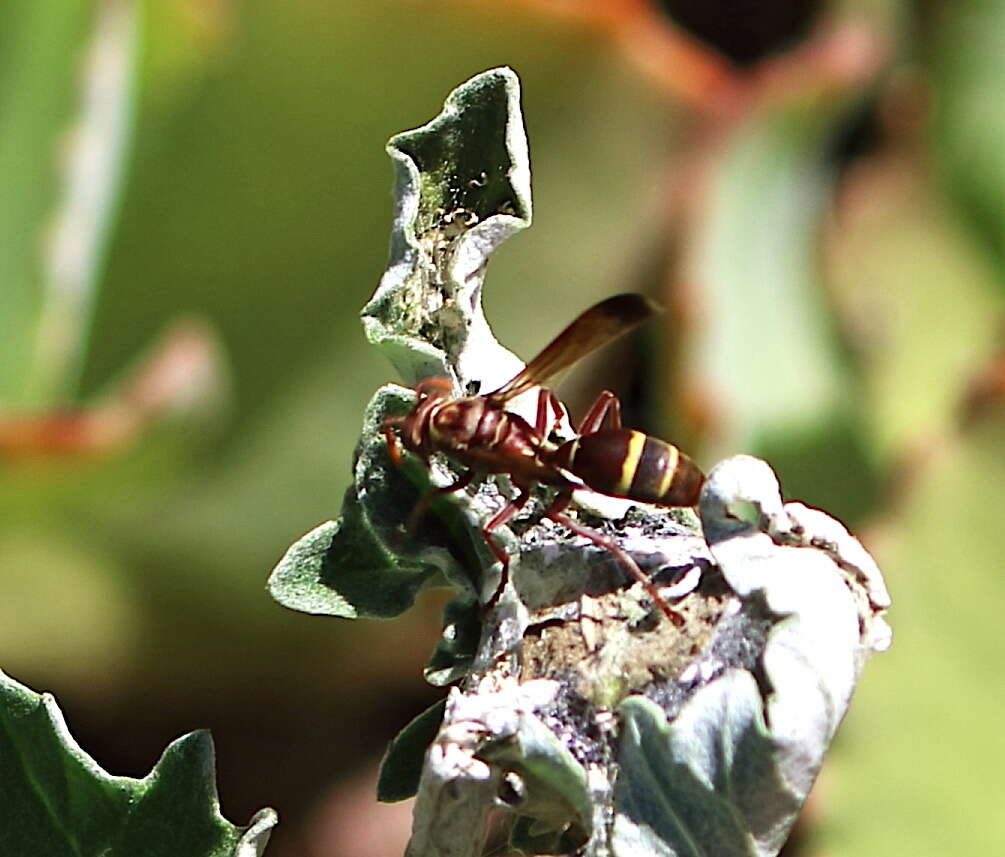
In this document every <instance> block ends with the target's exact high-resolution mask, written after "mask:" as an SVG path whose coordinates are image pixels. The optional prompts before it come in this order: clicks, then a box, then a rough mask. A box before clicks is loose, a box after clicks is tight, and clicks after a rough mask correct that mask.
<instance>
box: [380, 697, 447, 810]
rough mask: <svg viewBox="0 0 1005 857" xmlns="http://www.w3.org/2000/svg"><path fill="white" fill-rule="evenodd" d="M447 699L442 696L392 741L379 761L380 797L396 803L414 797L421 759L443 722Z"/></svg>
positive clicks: (417, 786) (419, 774) (417, 787)
mask: <svg viewBox="0 0 1005 857" xmlns="http://www.w3.org/2000/svg"><path fill="white" fill-rule="evenodd" d="M446 707H447V701H446V699H441V700H440V701H439V702H435V703H433V704H432V705H431V706H429V708H427V709H426V710H425V711H423V712H422V714H420V715H419V716H418V717H416V718H415V719H414V720H413V721H412V722H411V723H409V724H408V725H407V726H406V727H405V728H404V729H402V730H401V732H399V733H398V735H397V736H396V737H395V739H394V740H393V741H392V742H391V746H390V747H388V748H387V753H385V754H384V759H383V761H382V762H381V763H380V775H379V776H378V778H377V800H379V801H383V802H384V803H394V802H396V801H399V800H407V799H408V798H410V797H414V796H415V793H416V792H417V791H418V790H419V779H420V777H421V776H422V762H423V760H424V759H425V757H426V749H427V748H428V747H429V745H430V744H432V743H433V739H434V738H435V737H436V733H437V732H438V731H439V730H440V724H441V723H442V722H443V712H444V711H445V710H446Z"/></svg>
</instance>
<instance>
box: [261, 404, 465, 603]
mask: <svg viewBox="0 0 1005 857" xmlns="http://www.w3.org/2000/svg"><path fill="white" fill-rule="evenodd" d="M410 403H411V394H410V393H408V392H407V391H405V390H402V389H401V388H400V387H391V386H388V387H384V388H382V389H381V390H378V391H377V393H376V394H375V395H374V398H373V400H372V401H371V402H370V404H369V405H368V407H367V411H366V415H365V418H364V427H363V440H361V441H360V446H359V449H358V450H357V455H356V463H355V466H354V469H353V472H354V475H355V481H354V484H353V486H352V487H351V488H349V490H348V491H347V492H346V497H345V500H344V501H343V504H342V514H341V515H340V517H339V519H338V521H334V522H333V521H328V522H327V523H325V524H322V525H321V526H319V527H317V528H316V529H314V530H312V531H311V532H310V533H308V534H307V535H306V536H304V537H303V538H302V539H300V541H298V542H297V543H296V544H294V545H293V546H292V547H291V548H290V549H289V550H288V551H287V553H286V555H285V556H284V557H283V559H282V560H281V561H280V563H279V565H278V566H276V568H275V570H274V571H273V572H272V575H271V576H270V577H269V591H270V592H271V594H272V597H273V598H275V599H276V600H277V601H278V602H279V603H280V604H282V605H284V606H286V607H289V608H290V609H292V610H300V611H303V612H305V613H315V614H323V615H329V616H339V617H342V618H346V619H355V618H357V617H361V616H368V617H371V618H389V617H392V616H397V615H399V614H400V613H403V612H404V611H405V610H407V609H408V608H409V607H411V606H412V604H413V603H414V601H415V596H416V594H417V593H418V592H419V590H420V589H422V588H423V587H424V586H426V585H428V584H430V583H434V582H436V581H438V580H441V579H442V578H441V577H440V576H439V571H440V570H443V571H445V572H447V573H448V574H450V576H451V578H452V579H454V580H455V581H457V582H458V583H459V584H460V585H461V586H464V585H465V583H464V581H465V578H464V573H463V571H462V570H461V568H460V566H459V565H458V564H457V562H456V560H455V559H454V558H453V556H452V555H451V552H450V551H449V550H448V549H446V548H442V547H436V545H439V544H448V545H449V544H451V541H452V539H451V535H450V533H449V532H444V531H442V530H440V529H438V528H437V527H436V526H435V524H436V518H435V517H433V513H435V512H436V510H437V509H442V508H444V507H446V508H449V509H452V510H454V511H455V513H456V512H457V511H459V510H460V507H459V504H458V501H457V500H456V499H455V498H453V497H443V498H441V499H440V500H439V501H438V503H437V504H434V507H433V508H432V509H431V510H430V512H431V514H430V516H429V517H428V518H427V520H426V521H424V522H423V531H422V535H423V542H422V545H423V546H424V547H426V545H427V541H426V540H427V539H428V547H426V549H425V550H424V551H422V552H421V553H420V554H419V555H418V557H416V558H412V557H410V556H407V555H406V556H398V555H397V554H395V553H392V551H391V550H390V549H389V548H388V546H387V545H388V543H390V544H395V545H400V546H401V548H400V549H401V550H404V549H405V536H404V534H403V533H401V532H400V531H399V530H398V529H397V528H398V525H399V524H400V522H401V521H406V520H408V518H409V514H410V512H411V509H412V508H413V507H414V505H415V503H416V502H418V500H419V498H420V497H421V495H422V494H423V493H425V491H427V490H429V488H430V483H429V480H428V475H427V473H426V469H425V467H423V466H421V463H420V462H417V461H412V460H409V461H408V462H407V464H408V465H409V466H408V467H407V468H403V469H401V470H399V468H397V467H395V466H394V465H393V464H392V463H391V461H390V458H389V457H388V454H387V445H386V443H385V441H384V437H383V434H382V433H381V431H380V426H381V424H382V422H383V419H384V416H385V415H386V414H387V413H389V412H395V411H400V410H401V408H402V405H405V404H407V405H410ZM402 470H405V471H406V472H402ZM410 478H411V479H414V480H415V482H413V481H410ZM459 535H460V536H461V537H462V538H463V537H464V535H465V534H464V532H463V528H462V531H461V532H460V533H459ZM411 547H412V548H413V549H414V546H411ZM470 549H471V548H470V547H469V548H468V550H470Z"/></svg>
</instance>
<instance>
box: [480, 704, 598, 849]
mask: <svg viewBox="0 0 1005 857" xmlns="http://www.w3.org/2000/svg"><path fill="white" fill-rule="evenodd" d="M479 756H481V757H482V758H484V759H486V760H488V761H490V762H494V763H495V764H497V765H499V766H500V767H502V769H503V770H507V771H514V772H516V773H518V774H519V775H520V778H521V780H522V785H523V788H524V790H525V791H524V794H523V795H522V796H521V800H520V804H519V814H520V816H521V817H522V818H523V819H525V821H524V822H523V823H518V824H517V826H516V827H515V828H514V831H513V835H514V841H513V844H514V845H515V846H516V847H517V848H521V849H522V850H526V851H527V853H545V852H542V851H540V850H534V851H531V850H530V849H531V848H534V849H539V848H541V846H542V845H543V844H548V845H550V846H551V848H554V847H555V846H556V845H557V844H558V842H560V841H562V840H563V839H565V840H566V841H571V842H572V843H573V847H575V848H579V847H581V846H582V845H583V844H585V843H586V841H587V840H588V839H589V838H590V833H591V829H592V824H593V802H592V799H591V796H590V791H589V788H588V787H587V774H586V769H585V768H584V767H583V766H582V765H581V764H580V763H579V762H578V761H577V760H576V758H575V757H574V756H573V755H572V753H570V752H569V749H568V748H567V747H566V746H565V744H564V743H563V742H562V740H561V739H560V738H559V736H557V735H555V733H554V732H553V731H552V730H551V729H549V728H548V727H547V726H546V725H545V724H544V723H543V722H542V721H541V720H540V718H538V717H536V716H531V715H526V716H524V717H523V718H521V721H520V728H519V729H518V730H517V732H516V733H515V734H514V735H513V736H512V737H510V738H506V739H503V740H498V741H493V742H492V743H489V744H487V745H486V746H485V747H483V748H482V749H481V751H480V752H479ZM549 850H551V849H549Z"/></svg>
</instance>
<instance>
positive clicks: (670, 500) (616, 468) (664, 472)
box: [555, 428, 705, 506]
mask: <svg viewBox="0 0 1005 857" xmlns="http://www.w3.org/2000/svg"><path fill="white" fill-rule="evenodd" d="M555 458H556V462H557V463H558V465H559V466H561V467H564V468H566V469H567V470H569V471H571V472H572V473H573V474H575V475H576V476H578V477H579V478H580V479H582V480H583V482H585V483H586V484H587V485H588V486H589V487H590V488H592V489H593V490H594V491H599V492H601V493H602V494H610V495H611V496H613V497H626V498H628V499H631V500H639V501H641V502H643V503H657V504H659V505H662V506H693V505H695V504H696V503H697V502H698V494H699V492H700V491H701V486H702V483H703V482H704V481H705V477H704V475H703V474H702V472H701V471H700V470H699V469H698V468H697V467H696V466H695V464H694V463H693V462H692V461H691V459H689V458H688V457H687V456H686V455H684V453H682V452H681V451H680V450H679V449H677V447H676V446H672V445H671V444H669V443H666V442H665V441H662V440H660V439H659V438H658V437H652V436H651V435H647V434H644V433H643V432H640V431H633V430H632V429H623V428H622V429H603V430H601V431H597V432H591V433H589V434H585V435H581V436H580V437H578V438H576V439H575V440H570V441H568V442H567V443H564V444H562V446H561V447H559V448H558V449H557V450H556V452H555Z"/></svg>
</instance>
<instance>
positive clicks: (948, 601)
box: [0, 0, 1005, 857]
mask: <svg viewBox="0 0 1005 857" xmlns="http://www.w3.org/2000/svg"><path fill="white" fill-rule="evenodd" d="M1003 57H1005V0H980V2H978V0H959V2H955V3H952V4H950V3H938V2H934V0H929V2H923V3H922V2H916V3H908V2H906V0H855V2H850V1H849V2H831V3H826V2H823V0H820V2H794V0H789V1H788V2H785V0H769V2H761V3H756V4H755V3H750V4H736V3H728V2H719V0H713V2H706V3H695V2H688V0H676V2H665V3H662V4H659V3H647V2H645V0H604V2H601V0H597V2H592V3H591V2H586V0H584V2H582V3H572V2H569V3H561V2H558V0H553V2H546V0H542V2H531V0H527V2H520V3H512V2H511V3H504V2H498V3H496V2H482V3H462V2H447V0H439V2H433V0H422V2H420V0H328V2H323V0H288V2H283V3H280V2H272V3H268V2H262V0H246V2H237V0H159V2H156V3H154V2H148V3H143V2H131V0H106V1H105V2H97V0H91V2H84V0H49V2H46V3H36V2H31V0H7V2H6V3H4V4H3V5H0V299H2V302H0V667H2V668H3V669H4V670H5V671H6V672H8V673H10V674H11V675H12V676H13V677H15V678H17V679H18V680H20V681H22V682H24V683H26V684H28V685H30V686H31V687H33V688H34V689H36V690H40V691H41V690H48V691H52V692H54V693H55V694H56V695H57V698H58V699H59V701H60V704H61V705H62V707H63V709H64V711H65V712H66V714H67V718H68V720H69V723H70V727H71V730H72V731H73V732H74V734H75V735H76V737H77V738H78V739H79V741H80V743H81V744H82V745H83V746H84V747H85V748H86V749H87V750H88V751H89V752H91V753H92V754H94V755H95V757H96V758H97V759H98V761H99V762H100V763H101V764H102V765H103V766H104V767H106V768H107V769H109V770H110V771H111V772H113V773H115V774H130V775H142V774H144V773H146V771H147V770H149V768H150V766H151V765H152V764H153V763H154V761H155V760H156V758H157V756H158V755H159V753H160V751H161V749H162V748H163V747H164V745H166V744H167V743H168V742H169V741H170V740H171V739H172V738H174V737H175V736H177V735H179V734H181V733H183V732H186V731H189V730H190V729H192V728H196V727H202V726H205V727H209V728H211V729H212V731H213V734H214V736H215V738H216V742H217V751H218V768H219V786H220V794H221V802H222V807H223V811H224V813H225V814H226V815H227V816H228V817H229V818H230V819H232V820H233V821H235V822H237V823H244V822H245V821H246V820H247V818H248V817H249V816H250V814H251V813H252V812H253V811H254V810H255V809H257V808H258V807H260V806H263V805H273V806H275V807H276V808H277V809H278V810H279V812H280V816H281V824H280V827H279V828H278V829H277V831H276V833H275V834H274V837H273V842H272V845H271V846H270V849H269V853H270V854H274V855H276V857H291V856H292V855H306V857H336V855H362V854H367V855H380V854H395V853H401V849H402V847H403V842H404V837H405V836H407V824H408V816H407V807H406V808H402V807H393V808H387V807H377V806H376V805H375V802H374V800H373V798H372V792H371V791H370V789H371V782H370V781H371V779H372V777H373V775H374V771H375V768H376V765H377V762H378V760H379V756H380V754H381V752H382V750H383V747H384V745H385V744H386V742H387V741H388V740H389V739H390V737H391V736H392V735H393V734H394V733H395V731H396V730H397V729H398V728H400V727H401V726H402V725H403V724H404V723H405V722H407V720H408V719H409V718H410V717H411V716H413V715H414V714H415V713H417V712H418V711H420V710H421V709H422V708H424V707H425V706H426V705H427V704H429V703H430V702H431V701H432V700H433V699H434V698H435V695H436V694H435V692H434V691H432V690H431V689H430V688H427V687H425V686H424V684H423V682H422V679H421V669H422V666H423V664H424V661H425V659H426V657H427V655H428V653H429V652H430V651H431V649H432V647H433V645H434V642H435V639H436V637H437V635H438V630H439V627H438V620H439V610H440V607H441V605H442V603H443V600H444V597H445V596H444V595H443V594H442V593H430V594H429V595H428V596H427V597H425V598H424V600H423V601H422V603H421V604H420V605H419V607H418V608H416V610H414V611H412V613H411V614H410V615H409V616H407V617H405V618H403V619H401V620H397V621H396V622H394V623H393V624H391V623H388V624H385V623H376V622H368V623H362V622H361V623H353V624H350V623H346V622H341V621H337V620H331V619H320V618H312V617H308V616H303V615H298V614H293V613H289V612H287V611H285V610H283V609H282V608H280V607H279V606H277V605H275V604H274V603H272V602H271V601H270V600H269V598H268V597H267V595H266V593H265V590H264V584H265V579H266V576H267V574H268V572H269V570H270V569H271V568H272V566H273V565H274V564H275V562H276V561H277V560H278V559H279V557H280V556H281V555H282V553H283V552H284V550H285V548H286V547H287V545H289V544H290V543H291V542H293V541H294V540H295V539H296V538H297V537H298V536H300V535H301V534H302V533H303V532H304V531H306V530H307V529H309V528H311V527H313V526H314V525H315V524H317V523H319V522H321V521H323V520H325V519H327V518H331V517H334V516H335V515H336V514H337V512H338V508H339V504H340V501H341V495H342V493H343V491H344V490H345V488H346V486H347V483H348V476H349V467H350V462H351V458H352V451H353V446H354V444H355V441H356V437H357V434H358V431H359V424H360V419H361V414H362V409H363V407H364V405H365V403H366V401H367V400H368V398H369V395H370V393H371V392H372V391H373V389H374V388H376V387H377V386H378V385H379V384H381V383H383V382H385V381H387V380H391V379H392V374H391V370H390V368H389V366H388V365H386V364H385V362H384V361H383V359H382V358H381V357H380V356H379V355H378V354H376V353H375V352H373V351H371V350H368V348H367V347H366V346H365V343H364V340H363V337H362V330H361V326H360V323H359V319H358V311H359V309H360V307H361V306H362V305H363V303H364V302H365V301H366V299H367V298H368V297H369V295H370V293H371V292H372V291H373V289H374V287H375V285H376V283H377V280H378V279H379V277H380V274H381V271H382V269H383V265H384V262H385V257H386V246H387V238H388V234H389V229H390V217H391V198H390V193H389V187H390V181H391V170H390V164H389V161H388V160H387V157H386V155H385V153H384V144H385V142H386V140H387V138H388V137H390V136H391V135H392V134H393V133H395V132H397V131H400V130H403V129H406V128H411V127H415V126H417V125H419V124H422V123H423V122H425V121H427V120H428V119H430V118H431V117H432V116H434V115H435V114H436V113H437V112H438V111H439V109H440V106H441V104H442V101H443V98H444V97H445V96H446V95H447V93H448V92H449V91H450V90H451V89H452V88H453V87H454V86H456V85H457V84H459V83H460V82H462V81H463V80H465V79H467V78H468V77H470V76H471V75H473V74H475V73H476V72H478V71H481V70H483V69H486V68H489V67H492V66H496V65H502V64H506V65H510V66H512V67H513V68H514V69H516V71H517V72H518V73H519V74H520V76H521V78H522V81H523V86H524V112H525V116H526V122H527V130H528V135H529V139H530V147H531V158H532V166H533V171H534V202H535V218H534V226H533V228H532V229H530V230H528V231H527V232H525V233H523V234H522V235H520V236H518V237H516V238H515V239H513V240H512V241H511V242H510V243H509V244H508V245H507V246H505V247H504V248H502V250H500V251H499V253H498V254H497V257H496V259H495V261H494V262H493V265H492V267H491V270H490V271H489V275H488V280H487V284H486V296H485V301H486V308H487V313H488V315H489V318H490V320H491V321H492V323H493V325H494V326H495V328H496V332H497V335H498V337H499V338H500V339H501V340H502V341H503V342H504V343H506V344H507V345H509V346H510V347H512V348H513V349H514V350H516V351H517V352H518V353H520V354H522V355H523V356H524V357H530V356H532V355H533V353H534V352H535V351H536V349H538V348H539V347H541V346H542V345H543V344H544V343H545V342H546V341H547V340H548V338H549V337H550V336H551V335H552V334H553V333H555V332H556V331H557V330H558V329H560V328H561V327H562V326H564V324H565V323H566V322H567V321H568V320H569V319H570V318H571V317H572V315H573V314H574V313H575V312H576V311H578V310H579V309H582V308H584V307H586V306H587V305H589V304H590V303H591V302H592V301H594V300H595V299H597V298H599V297H601V296H604V295H607V294H610V293H613V292H616V291H624V290H643V291H647V292H649V293H650V294H652V295H654V296H656V297H658V298H659V299H660V300H661V301H662V302H663V303H664V304H665V305H666V306H667V308H668V312H667V313H666V314H665V315H664V316H663V317H662V319H661V322H660V325H655V326H651V329H650V330H649V331H648V332H647V339H646V340H645V341H644V342H636V346H637V347H636V350H635V352H634V353H632V354H625V355H624V357H625V359H623V360H622V359H618V360H613V359H611V358H610V356H608V358H607V359H606V360H602V361H601V362H600V363H598V364H594V366H593V367H592V368H590V369H584V370H581V371H579V372H577V373H576V374H575V376H574V377H573V378H572V379H571V381H572V382H573V383H572V385H567V386H566V387H564V388H563V390H564V392H566V393H567V394H568V398H569V400H570V401H571V402H573V403H578V406H579V407H582V405H583V403H585V402H586V401H587V400H588V398H589V396H590V393H591V392H592V393H595V392H596V391H597V390H598V389H599V387H600V386H601V385H602V384H608V385H611V386H614V387H615V388H617V389H619V390H620V392H622V393H623V394H624V396H625V398H626V402H627V404H628V406H629V414H630V418H631V420H632V421H633V422H634V423H635V424H637V425H639V426H641V427H643V428H646V429H648V430H650V431H653V432H656V433H659V434H661V435H664V436H667V437H670V438H673V439H674V440H675V441H677V442H679V443H681V445H683V446H685V447H686V448H687V449H688V451H689V452H693V454H694V457H695V458H696V459H697V460H698V461H699V462H700V463H701V464H703V465H705V466H706V467H707V466H709V465H711V464H712V463H714V461H715V460H717V458H719V457H722V456H723V455H725V454H730V453H733V452H740V451H744V452H753V453H755V454H759V455H763V456H765V457H767V458H768V459H769V460H770V461H771V462H772V463H773V464H775V466H776V467H777V469H778V471H779V473H780V475H781V478H782V482H783V485H784V487H785V490H786V493H787V495H788V496H789V497H791V498H794V499H800V500H804V501H806V502H808V503H811V504H818V505H820V506H822V507H824V508H826V509H828V510H829V511H831V512H833V513H835V514H837V515H839V516H840V517H842V518H843V519H844V520H846V521H847V522H848V523H849V525H851V526H852V527H853V528H854V529H855V530H856V531H857V532H859V533H860V534H861V535H862V537H863V539H864V540H865V541H866V542H867V545H868V546H869V547H870V548H871V549H872V550H873V552H874V553H875V554H876V556H877V558H878V560H879V562H880V565H881V566H882V567H883V568H884V570H885V572H886V574H887V577H888V582H889V584H890V588H891V590H892V593H893V596H894V600H895V607H894V611H893V613H892V617H891V620H892V624H893V625H894V629H895V634H896V637H895V644H894V647H893V649H892V650H891V652H890V653H889V654H886V655H883V656H882V657H880V658H877V660H876V662H875V663H873V664H870V666H869V668H868V669H867V670H866V675H865V679H864V682H863V685H862V688H861V692H860V694H859V696H858V698H857V699H856V701H855V703H854V704H853V706H852V712H851V714H850V716H849V719H848V722H847V723H846V724H845V726H844V727H843V729H842V732H841V734H840V735H839V738H838V744H837V748H836V750H835V752H834V754H833V757H832V759H831V760H830V761H829V762H828V765H827V766H826V767H825V769H824V772H823V774H822V776H821V780H820V782H819V784H818V788H817V790H816V791H815V793H814V797H813V798H812V800H811V804H810V806H809V808H808V810H807V812H806V813H805V815H806V819H805V823H804V824H803V825H802V827H801V829H800V832H799V834H798V836H797V838H796V840H795V841H794V842H793V843H792V845H791V847H790V848H789V849H787V850H788V853H790V854H792V855H795V854H799V855H804V857H808V855H823V854H827V855H828V857H844V855H849V857H850V855H856V857H898V855H912V857H919V855H928V854H931V855H944V854H947V853H949V854H971V853H979V854H995V853H1000V852H1002V851H1005V814H1003V813H1002V812H1001V810H1000V806H999V804H1000V797H1001V794H1002V789H1001V786H1000V783H999V777H998V776H997V773H998V771H999V770H1000V769H1001V767H1002V765H1003V763H1005V741H1003V740H1002V738H1001V735H1000V732H999V731H998V730H999V729H1000V724H1001V722H1002V717H1003V703H1005V680H1003V679H1005V668H1003V667H1002V662H1001V658H1000V655H999V651H1000V648H1001V646H1002V640H1001V631H1000V629H1001V621H1000V618H999V611H1000V606H1001V605H1002V604H1003V603H1005V574H1002V571H1003V570H1005V569H1003V562H1002V560H1001V559H1000V553H999V551H1000V550H1001V547H1002V545H1003V540H1002V537H1001V536H1002V523H1001V519H1002V515H1001V511H1000V510H1001V508H1002V505H1003V501H1005V458H1003V452H1005V409H1003V408H1002V403H1001V399H1002V393H1003V390H1005V362H1003V358H1002V351H1001V339H1000V333H1001V330H1002V318H1003V313H1002V310H1003V297H1005V288H1003V286H1005V97H1002V93H1003V92H1005V60H1003V59H1002V58H1003ZM657 328H658V329H657ZM172 331H173V333H172ZM165 337H166V338H165ZM605 367H606V368H605ZM628 368H631V371H626V369H628ZM574 410H575V406H574Z"/></svg>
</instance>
